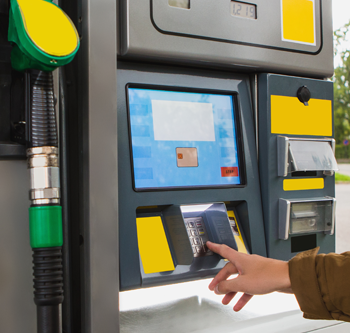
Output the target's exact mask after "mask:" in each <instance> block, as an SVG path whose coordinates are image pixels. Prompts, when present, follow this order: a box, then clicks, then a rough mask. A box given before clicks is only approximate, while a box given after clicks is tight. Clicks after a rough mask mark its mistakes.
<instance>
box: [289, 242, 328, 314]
mask: <svg viewBox="0 0 350 333" xmlns="http://www.w3.org/2000/svg"><path fill="white" fill-rule="evenodd" d="M319 249H320V248H319V247H317V248H315V249H313V250H309V251H306V252H302V253H299V254H298V255H296V256H295V257H294V258H293V259H291V260H290V261H289V277H290V281H291V285H292V290H293V292H294V294H295V296H296V298H297V301H298V303H299V306H300V309H301V311H303V312H304V317H305V318H309V319H333V318H332V316H331V314H330V313H329V311H328V310H327V308H326V305H325V303H324V301H323V298H322V295H321V291H320V287H319V285H318V280H317V274H316V255H317V252H318V250H319Z"/></svg>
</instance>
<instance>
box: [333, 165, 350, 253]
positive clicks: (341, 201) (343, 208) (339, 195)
mask: <svg viewBox="0 0 350 333" xmlns="http://www.w3.org/2000/svg"><path fill="white" fill-rule="evenodd" d="M349 171H350V165H349ZM349 176H350V172H349ZM335 198H336V199H337V206H336V224H335V235H336V238H335V241H336V252H337V253H342V252H345V251H350V205H349V203H350V184H346V183H345V184H336V185H335Z"/></svg>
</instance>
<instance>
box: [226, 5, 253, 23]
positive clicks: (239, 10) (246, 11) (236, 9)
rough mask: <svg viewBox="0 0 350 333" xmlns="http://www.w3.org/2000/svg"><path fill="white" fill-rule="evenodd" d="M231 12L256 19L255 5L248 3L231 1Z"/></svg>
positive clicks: (234, 14)
mask: <svg viewBox="0 0 350 333" xmlns="http://www.w3.org/2000/svg"><path fill="white" fill-rule="evenodd" d="M231 14H232V15H233V16H239V17H245V18H249V19H253V20H256V5H252V4H250V3H245V2H238V1H231Z"/></svg>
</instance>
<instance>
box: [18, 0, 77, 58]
mask: <svg viewBox="0 0 350 333" xmlns="http://www.w3.org/2000/svg"><path fill="white" fill-rule="evenodd" d="M17 2H18V5H19V8H20V10H21V14H22V20H23V24H24V27H25V30H26V32H27V35H28V36H29V38H30V39H31V40H32V42H33V43H34V44H35V46H36V47H38V48H39V49H40V50H41V51H43V52H45V53H47V54H49V55H52V56H56V57H63V56H67V55H70V54H71V53H73V52H74V51H75V49H76V48H77V46H78V42H79V36H78V33H77V31H76V29H75V26H74V24H73V23H72V21H71V20H70V18H69V17H68V16H67V15H66V14H65V13H64V12H63V11H62V10H61V9H60V8H59V7H57V6H55V5H54V4H52V3H50V2H47V1H42V0H30V1H29V0H17Z"/></svg>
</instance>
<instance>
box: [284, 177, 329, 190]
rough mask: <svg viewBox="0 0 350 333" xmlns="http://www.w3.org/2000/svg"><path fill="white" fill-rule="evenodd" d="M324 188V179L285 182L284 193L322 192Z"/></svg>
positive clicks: (287, 180)
mask: <svg viewBox="0 0 350 333" xmlns="http://www.w3.org/2000/svg"><path fill="white" fill-rule="evenodd" d="M323 188H324V179H323V178H303V179H285V180H283V190H284V191H305V190H322V189H323Z"/></svg>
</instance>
